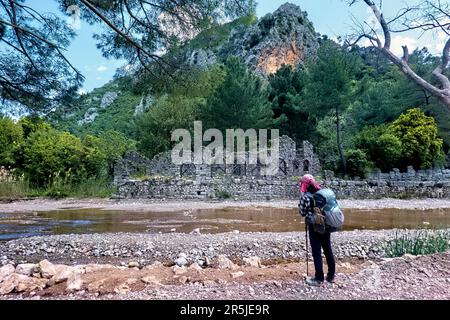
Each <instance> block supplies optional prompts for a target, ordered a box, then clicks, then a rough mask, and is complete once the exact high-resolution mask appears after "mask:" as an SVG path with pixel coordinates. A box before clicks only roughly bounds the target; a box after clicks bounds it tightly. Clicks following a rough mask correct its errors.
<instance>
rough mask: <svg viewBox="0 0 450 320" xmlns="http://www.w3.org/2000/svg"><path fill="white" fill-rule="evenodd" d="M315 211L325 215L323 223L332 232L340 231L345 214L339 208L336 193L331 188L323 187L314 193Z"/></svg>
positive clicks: (317, 213)
mask: <svg viewBox="0 0 450 320" xmlns="http://www.w3.org/2000/svg"><path fill="white" fill-rule="evenodd" d="M313 199H314V213H315V216H316V217H317V218H319V219H320V217H321V216H322V217H323V223H325V226H326V227H327V229H329V230H330V231H331V232H335V231H338V230H340V229H341V228H342V225H343V224H344V214H343V213H342V211H341V209H340V208H339V204H338V202H337V200H336V195H335V194H334V192H333V190H331V189H321V190H319V191H317V192H316V193H314V195H313Z"/></svg>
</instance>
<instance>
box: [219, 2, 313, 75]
mask: <svg viewBox="0 0 450 320" xmlns="http://www.w3.org/2000/svg"><path fill="white" fill-rule="evenodd" d="M318 37H319V35H318V34H317V33H316V32H315V30H314V27H313V25H312V23H311V22H310V21H309V20H308V18H307V13H306V12H304V11H302V10H301V9H300V7H299V6H297V5H294V4H290V3H286V4H284V5H282V6H281V7H280V8H279V9H278V10H277V11H275V12H274V13H269V14H267V15H266V16H264V17H262V18H261V19H260V20H259V21H258V22H257V23H256V24H254V25H252V26H250V27H248V28H246V29H243V30H234V31H233V32H232V34H231V36H230V43H229V45H228V46H227V47H226V49H228V50H230V51H231V52H222V54H223V53H226V54H232V55H236V56H240V57H242V58H243V59H244V60H245V61H246V63H247V64H248V65H249V66H250V67H251V68H253V69H254V70H256V71H257V72H258V73H260V74H262V75H266V76H267V75H270V74H273V73H275V72H276V71H277V70H278V69H280V68H281V66H283V65H284V64H286V65H290V66H292V67H297V66H298V65H299V64H301V63H303V62H304V61H305V59H307V58H309V57H312V56H314V55H315V54H316V52H317V49H318V47H319V43H318ZM228 50H225V51H228Z"/></svg>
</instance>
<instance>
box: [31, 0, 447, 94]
mask: <svg viewBox="0 0 450 320" xmlns="http://www.w3.org/2000/svg"><path fill="white" fill-rule="evenodd" d="M26 2H27V3H28V4H29V5H30V6H31V7H33V8H34V9H36V10H38V11H40V12H54V13H56V12H58V7H57V4H56V1H54V0H27V1H26ZM289 2H291V3H294V4H297V5H299V6H300V7H301V8H302V10H304V11H307V12H308V17H309V19H310V20H311V21H312V22H313V24H314V26H315V28H316V31H317V32H319V33H321V34H327V35H328V36H330V37H337V36H338V35H345V34H348V33H350V32H351V21H350V20H349V18H350V16H351V15H352V14H353V15H355V16H356V17H358V18H359V19H362V20H366V19H369V18H373V16H372V15H371V14H370V12H368V10H367V7H366V6H365V5H364V4H362V3H361V4H357V5H355V6H353V7H351V8H349V7H348V5H347V3H346V1H345V0H290V1H289ZM408 2H409V3H411V2H414V1H411V0H410V1H408ZM284 3H286V0H260V1H258V7H257V15H258V17H261V16H263V15H265V14H267V13H269V12H273V11H275V10H276V9H277V8H278V7H279V6H281V5H282V4H284ZM402 3H404V1H397V0H395V1H392V0H389V1H384V4H383V6H384V8H383V9H384V10H383V11H385V12H393V13H396V12H397V11H398V10H399V9H400V8H401V6H402ZM101 28H102V26H101V25H99V26H90V25H88V24H87V23H85V22H83V21H82V22H81V25H80V28H79V29H78V30H77V37H76V38H75V39H74V41H73V42H72V44H71V46H70V47H69V50H68V52H67V54H66V55H67V57H68V59H69V60H70V61H71V62H72V63H73V64H74V65H75V66H76V67H77V68H78V69H79V70H80V71H81V72H82V73H83V74H84V76H85V77H86V81H85V83H84V87H83V91H91V90H93V89H94V88H97V87H100V86H102V85H104V84H105V83H107V82H108V81H110V80H111V79H112V77H113V75H114V73H115V70H116V69H117V68H118V67H120V66H122V65H124V64H125V61H119V60H113V59H110V60H108V59H106V58H104V57H103V56H102V54H101V52H100V50H98V49H97V48H96V43H95V40H94V39H93V38H92V35H93V34H94V33H96V32H99V31H101ZM396 37H397V38H396ZM438 40H439V41H438ZM441 41H443V39H430V38H429V37H428V38H426V39H425V38H423V39H419V41H417V35H414V34H409V35H408V34H407V35H401V36H394V41H393V45H394V46H395V48H394V50H395V51H397V52H399V53H400V50H401V44H405V43H406V44H408V46H409V48H410V50H411V51H412V50H413V49H414V48H415V47H416V46H423V45H427V46H431V47H432V48H431V49H432V51H433V52H436V53H437V52H438V50H441V48H442V47H443V46H442V47H440V42H441ZM438 42H439V44H438ZM433 49H434V50H433Z"/></svg>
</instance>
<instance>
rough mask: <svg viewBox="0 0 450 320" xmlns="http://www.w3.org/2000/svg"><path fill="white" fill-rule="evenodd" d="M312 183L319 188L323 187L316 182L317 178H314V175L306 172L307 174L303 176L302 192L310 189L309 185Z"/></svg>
mask: <svg viewBox="0 0 450 320" xmlns="http://www.w3.org/2000/svg"><path fill="white" fill-rule="evenodd" d="M311 183H312V184H313V185H314V187H315V188H316V189H317V190H320V189H322V188H321V187H320V186H319V184H318V183H317V182H316V180H314V177H313V176H312V175H310V174H305V175H304V176H303V177H302V182H301V184H300V190H301V191H302V193H305V192H306V191H307V190H308V187H309V185H310V184H311Z"/></svg>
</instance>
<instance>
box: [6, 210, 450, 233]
mask: <svg viewBox="0 0 450 320" xmlns="http://www.w3.org/2000/svg"><path fill="white" fill-rule="evenodd" d="M344 214H345V228H344V229H345V230H354V229H371V230H379V229H393V228H418V227H419V228H421V227H427V228H449V227H450V209H433V210H404V209H401V210H400V209H377V210H356V209H346V210H344ZM196 228H200V230H201V232H202V233H220V232H229V231H233V230H239V231H241V232H250V231H253V232H255V231H261V232H288V231H301V230H304V224H303V219H302V218H301V217H300V216H299V214H298V210H297V209H296V208H294V209H276V208H263V207H262V208H254V207H252V208H248V209H246V208H226V209H209V210H194V211H185V212H127V211H103V210H100V209H85V210H78V209H77V210H62V211H50V212H35V213H0V241H5V240H11V239H16V238H21V237H29V236H35V235H49V234H68V233H101V232H149V233H159V232H161V233H168V232H183V233H189V232H192V231H193V230H194V229H196Z"/></svg>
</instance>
